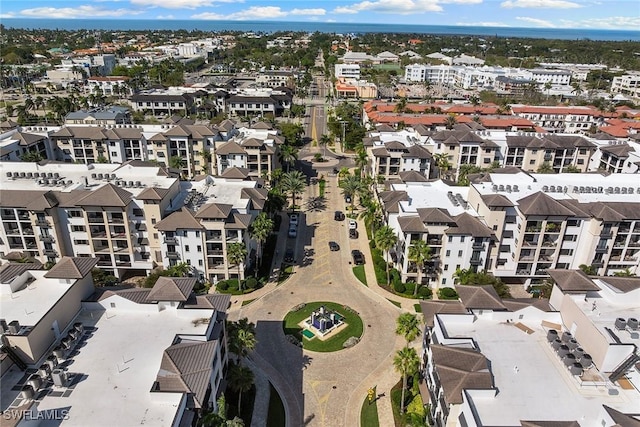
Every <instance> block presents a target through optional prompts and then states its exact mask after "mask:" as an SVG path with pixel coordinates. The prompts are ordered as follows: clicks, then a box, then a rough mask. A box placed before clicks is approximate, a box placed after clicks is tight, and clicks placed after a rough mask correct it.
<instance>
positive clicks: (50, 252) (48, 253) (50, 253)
mask: <svg viewBox="0 0 640 427" xmlns="http://www.w3.org/2000/svg"><path fill="white" fill-rule="evenodd" d="M42 253H43V254H44V255H45V256H51V257H56V256H58V253H57V252H56V251H54V250H53V249H45V250H44V251H43V252H42Z"/></svg>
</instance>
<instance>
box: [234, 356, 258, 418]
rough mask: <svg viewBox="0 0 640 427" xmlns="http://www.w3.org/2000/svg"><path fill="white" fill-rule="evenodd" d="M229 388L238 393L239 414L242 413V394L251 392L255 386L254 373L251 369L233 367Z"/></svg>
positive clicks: (238, 366)
mask: <svg viewBox="0 0 640 427" xmlns="http://www.w3.org/2000/svg"><path fill="white" fill-rule="evenodd" d="M229 386H230V387H231V389H232V390H234V391H237V392H238V413H241V412H242V393H245V392H247V391H249V390H251V387H252V386H253V372H252V371H251V369H249V368H245V367H244V366H240V365H233V366H231V369H229Z"/></svg>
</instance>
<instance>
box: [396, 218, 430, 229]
mask: <svg viewBox="0 0 640 427" xmlns="http://www.w3.org/2000/svg"><path fill="white" fill-rule="evenodd" d="M398 225H400V230H402V231H403V232H405V233H426V232H427V227H425V226H424V223H423V222H422V220H420V217H418V216H415V215H409V216H400V217H398Z"/></svg>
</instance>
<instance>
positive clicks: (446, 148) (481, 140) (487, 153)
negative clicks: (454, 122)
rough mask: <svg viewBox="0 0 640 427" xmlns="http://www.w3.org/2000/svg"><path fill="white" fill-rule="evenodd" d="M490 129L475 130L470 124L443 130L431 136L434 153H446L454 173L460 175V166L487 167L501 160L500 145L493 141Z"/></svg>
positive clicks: (430, 141) (430, 140)
mask: <svg viewBox="0 0 640 427" xmlns="http://www.w3.org/2000/svg"><path fill="white" fill-rule="evenodd" d="M489 136H491V133H490V132H488V131H473V130H471V129H470V128H469V127H468V126H465V125H458V126H457V127H456V129H452V130H441V131H439V132H436V133H434V134H432V135H431V136H430V139H429V143H431V144H433V145H434V147H435V148H434V153H445V154H446V155H447V157H448V159H449V163H450V164H451V169H452V170H451V173H452V175H454V176H456V178H457V176H458V173H459V169H460V166H462V165H473V166H477V167H480V168H486V167H489V166H490V165H491V163H493V162H495V161H498V162H499V161H500V160H501V152H500V146H499V145H498V144H496V143H495V142H493V141H492V140H491V139H490V138H489Z"/></svg>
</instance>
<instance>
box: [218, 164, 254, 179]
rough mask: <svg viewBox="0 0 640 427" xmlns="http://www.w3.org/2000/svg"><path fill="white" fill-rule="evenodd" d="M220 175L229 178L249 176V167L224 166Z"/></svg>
mask: <svg viewBox="0 0 640 427" xmlns="http://www.w3.org/2000/svg"><path fill="white" fill-rule="evenodd" d="M220 176H221V177H222V178H229V179H246V178H247V177H248V176H249V169H247V168H237V167H231V168H226V169H225V170H224V171H223V172H222V174H220Z"/></svg>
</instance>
